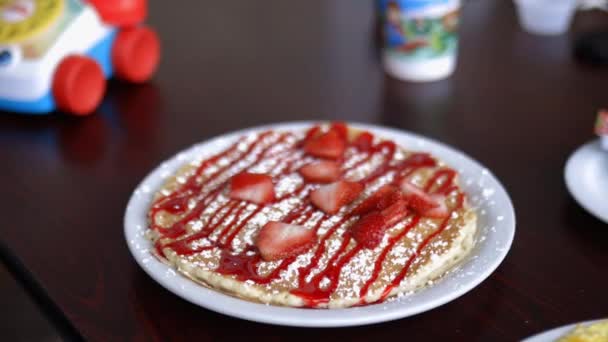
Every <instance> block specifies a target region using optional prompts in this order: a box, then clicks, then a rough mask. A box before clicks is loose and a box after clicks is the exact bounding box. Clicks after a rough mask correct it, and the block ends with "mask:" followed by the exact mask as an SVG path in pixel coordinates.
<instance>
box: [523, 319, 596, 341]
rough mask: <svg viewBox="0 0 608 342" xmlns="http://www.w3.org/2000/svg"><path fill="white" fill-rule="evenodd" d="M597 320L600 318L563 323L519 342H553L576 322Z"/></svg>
mask: <svg viewBox="0 0 608 342" xmlns="http://www.w3.org/2000/svg"><path fill="white" fill-rule="evenodd" d="M599 321H601V319H598V320H595V321H586V322H579V323H574V324H570V325H564V326H563V327H559V328H555V329H551V330H548V331H545V332H542V333H540V334H537V335H534V336H531V337H528V338H526V339H525V340H522V341H521V342H555V341H556V340H557V339H558V338H560V337H562V336H564V335H566V334H567V333H569V332H570V331H571V330H572V329H574V327H576V325H577V324H585V325H588V324H592V323H596V322H599Z"/></svg>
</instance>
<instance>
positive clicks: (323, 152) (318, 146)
mask: <svg viewBox="0 0 608 342" xmlns="http://www.w3.org/2000/svg"><path fill="white" fill-rule="evenodd" d="M345 149H346V139H345V138H343V137H342V136H341V134H340V133H338V132H337V131H336V130H329V131H328V132H327V133H324V134H322V135H320V136H318V137H317V138H314V139H312V140H308V141H306V142H305V144H304V152H306V153H307V154H309V155H311V156H313V157H319V158H326V159H339V158H341V157H342V155H343V154H344V150H345Z"/></svg>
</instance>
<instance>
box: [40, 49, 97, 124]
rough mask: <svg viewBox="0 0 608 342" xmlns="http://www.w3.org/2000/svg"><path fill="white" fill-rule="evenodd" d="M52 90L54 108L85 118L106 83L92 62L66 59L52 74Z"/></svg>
mask: <svg viewBox="0 0 608 342" xmlns="http://www.w3.org/2000/svg"><path fill="white" fill-rule="evenodd" d="M52 87H53V88H52V89H53V97H54V98H55V103H56V104H57V108H59V109H61V110H62V111H65V112H67V113H71V114H76V115H87V114H90V113H91V112H93V111H94V110H95V108H97V106H98V105H99V103H100V102H101V99H102V97H103V94H104V92H105V89H106V80H105V78H104V76H103V71H102V70H101V67H100V66H99V64H97V62H95V61H94V60H93V59H91V58H89V57H84V56H68V57H66V58H65V59H64V60H63V61H62V62H61V63H60V64H59V66H58V67H57V70H55V75H54V77H53V85H52Z"/></svg>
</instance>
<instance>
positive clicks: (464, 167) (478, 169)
mask: <svg viewBox="0 0 608 342" xmlns="http://www.w3.org/2000/svg"><path fill="white" fill-rule="evenodd" d="M311 125H312V123H311V122H300V123H286V124H276V125H269V126H263V127H256V128H251V129H247V130H242V131H238V132H234V133H229V134H226V135H223V136H220V137H217V138H214V139H211V140H208V141H206V142H203V143H200V144H197V145H195V146H193V147H191V148H189V149H187V150H185V151H183V152H180V153H178V154H177V155H175V156H174V157H172V158H171V159H170V160H168V161H166V162H164V163H162V164H161V165H160V166H158V167H157V168H156V169H155V170H153V171H152V172H151V173H150V174H149V175H148V176H147V177H146V178H145V179H144V180H143V181H142V183H141V184H140V185H139V186H138V187H137V188H136V189H135V191H134V192H133V195H132V196H131V199H130V200H129V204H128V205H127V209H126V213H125V221H124V223H125V238H126V240H127V244H128V246H129V249H130V251H131V253H132V254H133V257H134V258H135V261H136V262H137V263H138V264H139V265H140V266H141V267H142V269H143V270H144V271H145V272H146V273H148V274H149V275H150V277H151V278H152V279H154V280H155V281H157V282H158V283H159V284H161V285H162V286H164V287H165V288H166V289H168V290H169V291H171V292H173V293H175V294H176V295H178V296H180V297H182V298H184V299H186V300H188V301H190V302H192V303H194V304H197V305H200V306H202V307H205V308H207V309H210V310H213V311H216V312H219V313H223V314H226V315H230V316H234V317H239V318H243V319H247V320H251V321H256V322H263V323H272V324H279V325H290V326H302V327H337V326H353V325H363V324H371V323H377V322H384V321H390V320H394V319H398V318H403V317H407V316H411V315H415V314H418V313H421V312H424V311H427V310H430V309H433V308H435V307H438V306H440V305H442V304H445V303H447V302H449V301H452V300H454V299H456V298H457V297H460V296H462V295H463V294H465V293H467V292H468V291H470V290H472V289H473V288H474V287H475V286H477V285H479V283H481V282H482V281H483V280H484V279H486V278H487V277H488V276H489V275H490V274H491V273H492V272H493V271H494V270H495V269H496V268H497V267H498V265H499V264H500V263H501V262H502V260H503V259H504V258H505V256H506V255H507V252H508V251H509V248H511V243H512V241H513V236H514V234H515V213H514V211H513V205H512V203H511V199H510V198H509V195H508V194H507V192H506V191H505V189H504V188H503V187H502V185H501V184H500V183H499V181H498V180H497V179H496V178H495V177H494V176H493V175H492V173H491V172H490V171H489V170H488V169H486V168H484V167H483V166H482V165H480V164H479V163H477V162H476V161H474V160H472V159H471V158H469V157H468V156H466V155H465V154H463V153H462V152H459V151H457V150H455V149H453V148H451V147H449V146H447V145H444V144H442V143H439V142H436V141H433V140H431V139H428V138H425V137H422V136H419V135H416V134H412V133H408V132H404V131H401V130H396V129H390V128H385V127H379V126H372V125H363V124H352V126H353V127H355V128H359V129H364V130H368V131H370V132H372V133H373V134H375V135H377V136H379V137H384V138H388V139H392V140H393V141H395V142H396V143H397V144H398V145H400V146H403V147H405V148H407V149H409V150H413V151H426V152H430V153H432V154H433V155H434V156H436V157H438V158H440V159H441V160H443V161H445V162H446V163H447V164H448V165H450V166H451V167H453V168H454V169H455V170H457V171H458V172H459V174H460V180H461V186H462V188H463V189H464V190H465V191H466V193H467V194H468V201H469V203H470V204H471V206H472V207H473V208H475V209H476V210H477V216H478V228H479V229H478V234H477V236H476V239H477V243H476V245H475V247H474V248H473V251H472V252H471V255H470V256H469V257H468V258H467V259H466V260H465V261H464V262H463V264H462V265H460V266H459V267H458V268H457V269H456V270H454V271H453V272H451V273H450V274H448V275H447V276H445V277H444V278H443V279H442V280H441V281H438V282H436V283H435V284H433V285H432V286H429V287H428V288H425V289H424V290H421V291H418V292H416V293H414V294H411V295H407V296H403V297H401V298H398V299H396V300H390V301H387V302H385V303H381V304H375V305H368V306H362V307H355V308H347V309H331V310H327V309H325V310H323V309H321V310H319V309H299V308H288V307H279V306H271V305H264V304H258V303H253V302H249V301H245V300H242V299H238V298H235V297H231V296H228V295H224V294H222V293H220V292H217V291H214V290H211V289H208V288H205V287H203V286H200V285H198V284H196V283H194V282H192V281H190V280H189V279H187V278H185V277H183V276H181V275H179V274H178V273H176V272H175V271H174V270H173V269H171V268H170V267H168V266H167V265H165V264H163V263H161V262H159V261H158V260H157V259H156V258H154V257H153V256H152V255H151V254H150V249H151V248H152V246H151V243H150V241H148V240H147V239H146V238H145V236H144V232H145V230H146V229H147V219H146V213H147V211H148V208H149V206H150V203H151V201H152V197H153V194H154V193H155V191H156V190H157V189H158V188H159V187H160V186H161V184H162V183H163V182H164V180H165V179H166V178H167V177H169V176H170V175H171V174H172V173H173V172H174V171H176V170H177V169H178V168H179V167H180V166H181V165H183V164H184V163H186V162H188V161H190V160H192V159H194V158H195V156H209V155H212V154H214V153H217V152H219V151H221V150H223V149H224V148H226V147H227V146H229V145H230V144H232V143H233V142H234V141H235V140H236V139H237V138H238V137H239V136H241V135H243V134H246V133H250V132H255V131H262V130H266V129H275V130H302V129H306V128H308V127H310V126H311Z"/></svg>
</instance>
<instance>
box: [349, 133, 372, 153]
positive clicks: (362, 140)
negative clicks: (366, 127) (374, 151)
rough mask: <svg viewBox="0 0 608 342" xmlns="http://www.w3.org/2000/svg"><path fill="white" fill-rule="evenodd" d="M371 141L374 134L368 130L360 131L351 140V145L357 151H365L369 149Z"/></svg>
mask: <svg viewBox="0 0 608 342" xmlns="http://www.w3.org/2000/svg"><path fill="white" fill-rule="evenodd" d="M373 141H374V136H373V135H372V134H371V133H370V132H361V133H359V135H357V137H356V138H355V140H354V141H353V142H352V145H353V146H354V147H355V148H356V149H358V150H359V151H362V152H367V151H369V150H371V148H372V145H373Z"/></svg>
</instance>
